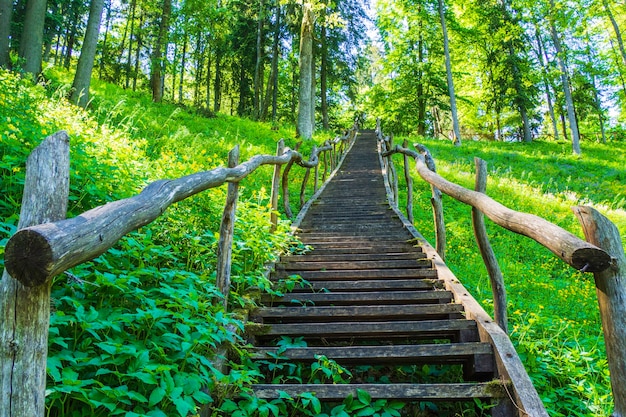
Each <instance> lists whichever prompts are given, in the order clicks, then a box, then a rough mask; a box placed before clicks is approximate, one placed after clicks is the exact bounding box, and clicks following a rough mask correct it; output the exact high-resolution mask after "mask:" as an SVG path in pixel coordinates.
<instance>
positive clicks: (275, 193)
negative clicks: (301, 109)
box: [270, 139, 285, 233]
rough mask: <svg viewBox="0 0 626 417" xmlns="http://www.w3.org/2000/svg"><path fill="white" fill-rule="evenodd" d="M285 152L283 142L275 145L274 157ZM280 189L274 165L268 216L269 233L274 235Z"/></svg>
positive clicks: (276, 168) (278, 177)
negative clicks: (269, 223)
mask: <svg viewBox="0 0 626 417" xmlns="http://www.w3.org/2000/svg"><path fill="white" fill-rule="evenodd" d="M284 151H285V140H284V139H281V140H279V141H278V144H277V145H276V155H277V156H281V155H282V154H283V152H284ZM279 189H280V165H274V176H273V177H272V194H271V197H270V204H271V206H272V213H271V214H270V222H271V226H270V231H271V232H272V233H274V232H275V231H276V227H277V226H278V190H279Z"/></svg>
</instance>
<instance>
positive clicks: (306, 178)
mask: <svg viewBox="0 0 626 417" xmlns="http://www.w3.org/2000/svg"><path fill="white" fill-rule="evenodd" d="M310 176H311V168H307V169H306V172H305V173H304V178H302V185H301V186H300V208H302V206H304V203H305V199H306V186H307V184H308V182H309V177H310Z"/></svg>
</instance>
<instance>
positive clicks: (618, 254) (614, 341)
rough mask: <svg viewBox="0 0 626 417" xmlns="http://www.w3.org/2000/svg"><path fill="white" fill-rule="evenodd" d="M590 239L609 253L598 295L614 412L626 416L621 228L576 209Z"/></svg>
mask: <svg viewBox="0 0 626 417" xmlns="http://www.w3.org/2000/svg"><path fill="white" fill-rule="evenodd" d="M573 211H574V213H575V214H576V217H578V220H579V221H580V224H581V225H582V228H583V232H584V233H585V237H586V239H587V240H588V241H589V242H591V243H593V244H594V245H597V246H599V247H600V248H602V249H604V250H605V251H607V252H608V253H609V255H610V256H611V258H612V262H611V265H610V267H609V268H607V269H605V270H603V271H596V272H594V274H593V275H594V278H595V282H596V293H597V296H598V306H599V307H600V317H601V318H602V329H603V331H604V342H605V345H606V356H607V359H608V362H609V371H610V373H611V388H612V390H613V401H614V406H615V408H614V411H613V414H611V415H612V416H615V417H624V416H626V346H624V341H625V340H626V255H624V246H623V245H622V239H621V237H620V234H619V231H618V230H617V227H615V225H614V224H613V223H612V222H611V221H610V220H609V219H607V218H606V217H605V216H603V215H602V214H600V213H599V212H598V211H597V210H595V209H593V208H591V207H586V206H579V207H574V208H573Z"/></svg>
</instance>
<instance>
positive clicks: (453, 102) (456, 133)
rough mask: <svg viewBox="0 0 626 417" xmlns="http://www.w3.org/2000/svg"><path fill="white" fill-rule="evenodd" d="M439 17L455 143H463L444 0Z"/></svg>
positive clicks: (441, 0) (439, 1)
mask: <svg viewBox="0 0 626 417" xmlns="http://www.w3.org/2000/svg"><path fill="white" fill-rule="evenodd" d="M438 5H439V18H440V20H441V32H442V33H443V51H444V55H445V58H446V75H447V77H448V94H449V95H450V112H451V113H452V129H453V130H454V140H453V142H454V145H455V146H460V145H461V128H460V127H459V116H458V112H457V108H456V95H455V92H454V79H453V78H452V63H451V61H450V46H449V42H448V29H447V27H446V16H445V6H444V4H443V0H438Z"/></svg>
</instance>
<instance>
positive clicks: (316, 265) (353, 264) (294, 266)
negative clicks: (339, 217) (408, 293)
mask: <svg viewBox="0 0 626 417" xmlns="http://www.w3.org/2000/svg"><path fill="white" fill-rule="evenodd" d="M431 266H432V262H431V261H430V260H429V259H409V260H404V259H400V260H390V261H380V260H379V261H343V262H335V261H328V262H289V263H285V264H283V263H280V264H277V265H276V270H277V271H286V272H289V271H321V270H328V271H337V270H361V269H387V268H390V269H411V268H413V269H414V268H419V267H422V268H430V267H431Z"/></svg>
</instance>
